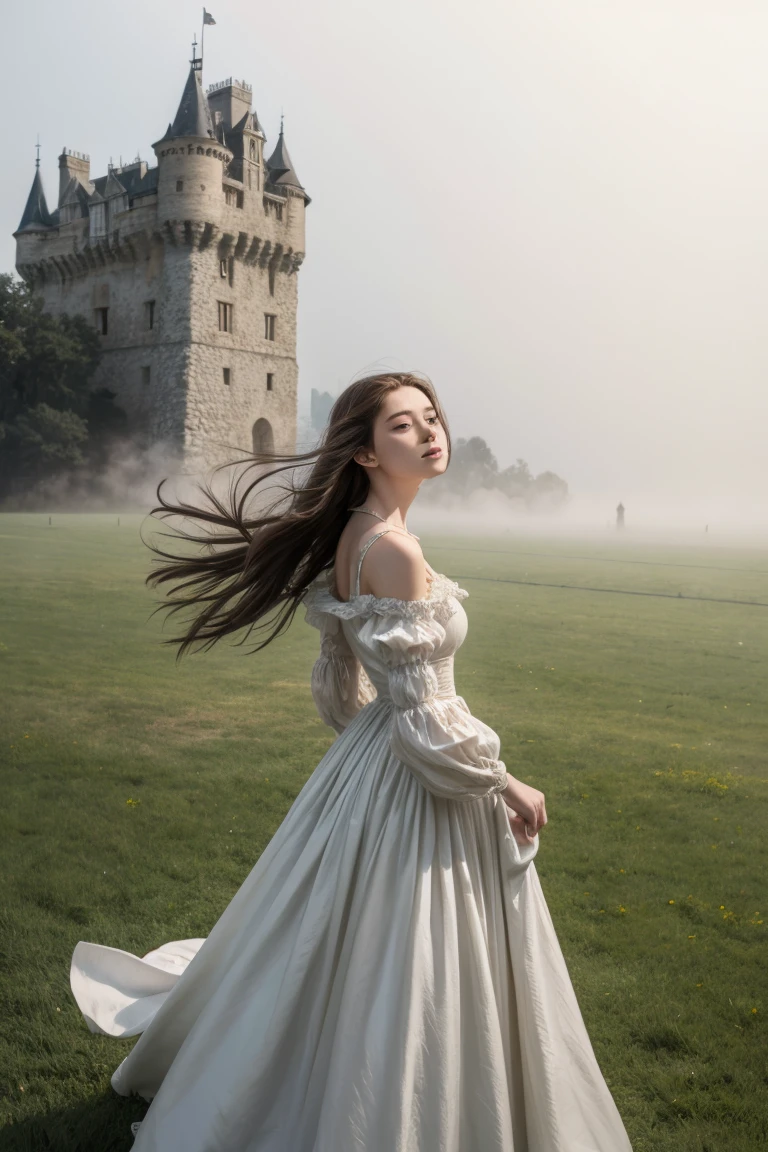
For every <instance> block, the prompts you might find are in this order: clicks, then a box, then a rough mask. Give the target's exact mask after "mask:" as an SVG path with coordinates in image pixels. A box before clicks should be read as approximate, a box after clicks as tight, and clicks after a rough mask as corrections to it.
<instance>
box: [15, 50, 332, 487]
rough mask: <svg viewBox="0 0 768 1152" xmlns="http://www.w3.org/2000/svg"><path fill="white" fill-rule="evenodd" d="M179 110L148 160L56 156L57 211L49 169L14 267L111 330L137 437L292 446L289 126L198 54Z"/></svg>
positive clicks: (294, 221)
mask: <svg viewBox="0 0 768 1152" xmlns="http://www.w3.org/2000/svg"><path fill="white" fill-rule="evenodd" d="M191 63H192V66H191V69H190V72H189V76H188V77H187V82H186V85H185V87H184V92H183V94H182V97H181V103H180V104H179V108H178V111H177V113H176V118H175V119H174V121H173V123H172V124H169V125H168V130H167V132H165V134H164V135H163V137H162V139H160V140H158V141H157V143H156V144H153V146H152V147H153V150H154V152H155V155H156V157H157V164H156V166H155V167H149V166H148V164H147V163H146V161H143V160H138V159H137V160H136V161H135V162H134V163H132V164H121V165H120V166H119V167H114V166H112V165H110V167H109V170H108V172H107V175H106V176H100V177H96V179H94V180H92V179H91V176H90V161H89V158H88V157H87V156H85V155H82V154H81V153H78V152H70V151H68V150H67V149H65V150H64V151H63V152H62V154H61V156H60V157H59V197H58V206H57V208H56V209H55V211H53V212H49V210H48V206H47V204H46V200H45V195H44V192H43V186H42V181H41V177H40V171H39V159H38V162H37V163H38V168H37V170H36V172H35V177H34V180H33V183H32V189H31V191H30V194H29V199H28V200H27V205H26V208H25V209H24V214H23V216H22V218H21V223H20V224H19V227H18V230H17V231H16V232H15V233H14V237H15V239H16V268H17V270H18V272H19V275H20V276H22V277H23V279H24V280H25V281H26V282H27V283H28V284H29V285H30V286H31V287H32V288H33V289H34V290H35V291H36V292H38V293H39V294H40V295H41V296H42V298H43V300H44V306H45V308H46V310H47V311H49V312H51V313H54V314H56V313H62V312H66V313H76V312H79V313H82V314H83V315H84V316H86V317H88V318H89V319H90V320H92V322H93V323H94V325H95V326H96V329H97V331H98V332H99V333H100V335H101V340H102V343H103V356H102V361H101V364H100V367H99V369H98V375H97V378H96V379H95V380H94V385H97V386H104V387H108V388H111V389H112V390H113V391H114V392H115V393H116V394H117V395H116V403H118V404H119V405H120V406H121V407H122V408H124V409H125V411H126V412H127V413H128V415H129V418H130V420H131V424H132V427H133V429H134V431H135V435H136V436H137V439H138V440H139V441H140V442H143V443H144V444H149V443H152V442H156V441H158V440H162V441H165V442H166V443H168V444H169V445H170V446H171V447H172V448H173V449H175V450H176V451H178V452H179V454H180V455H181V458H182V460H183V462H184V464H185V465H186V466H190V467H193V468H195V467H204V468H207V467H209V466H212V465H214V464H217V463H220V462H222V461H223V460H232V459H236V458H238V452H237V449H244V450H245V451H246V452H250V451H252V450H259V449H276V450H278V451H293V450H294V446H295V438H296V410H297V377H298V367H297V363H296V306H297V281H298V277H297V272H298V269H299V266H300V265H301V262H302V260H303V259H304V213H305V208H306V205H307V204H309V202H310V200H309V197H308V196H307V194H306V192H305V191H304V189H303V188H302V186H301V184H300V183H299V179H298V177H297V175H296V172H295V170H294V168H293V164H292V163H291V159H290V156H289V155H288V149H287V147H286V144H285V138H284V135H283V128H282V124H281V127H280V135H279V138H278V141H277V145H276V147H275V149H274V151H273V152H272V154H271V156H270V157H269V159H265V157H264V146H265V142H266V137H265V135H264V131H263V129H262V127H261V124H260V123H259V120H258V117H257V115H256V113H255V112H254V111H253V109H252V107H251V88H250V86H249V85H248V84H246V83H244V82H239V81H235V80H231V79H230V80H226V81H223V82H222V83H220V84H214V85H212V86H211V87H209V88H208V91H207V95H206V94H205V93H204V92H203V88H202V73H201V67H202V60H200V59H193V60H192V62H191Z"/></svg>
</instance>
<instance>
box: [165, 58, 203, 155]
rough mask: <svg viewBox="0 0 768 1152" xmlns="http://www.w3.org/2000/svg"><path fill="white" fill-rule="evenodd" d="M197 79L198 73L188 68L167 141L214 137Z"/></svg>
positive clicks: (201, 89) (201, 88)
mask: <svg viewBox="0 0 768 1152" xmlns="http://www.w3.org/2000/svg"><path fill="white" fill-rule="evenodd" d="M199 77H200V73H199V72H197V71H196V70H195V69H194V68H190V70H189V76H187V82H186V84H185V85H184V92H183V93H182V97H181V103H180V104H179V110H178V112H177V113H176V119H175V120H174V122H173V124H171V126H170V128H169V130H168V132H167V134H166V139H167V140H173V139H175V138H176V137H177V136H211V137H213V136H214V131H213V121H212V120H211V110H210V108H209V107H208V100H207V98H206V95H205V93H204V92H203V86H202V84H201V83H200V79H199Z"/></svg>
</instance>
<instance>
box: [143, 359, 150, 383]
mask: <svg viewBox="0 0 768 1152" xmlns="http://www.w3.org/2000/svg"><path fill="white" fill-rule="evenodd" d="M151 374H152V373H151V369H150V367H149V364H145V365H144V367H143V368H142V370H141V382H142V384H149V380H150V376H151Z"/></svg>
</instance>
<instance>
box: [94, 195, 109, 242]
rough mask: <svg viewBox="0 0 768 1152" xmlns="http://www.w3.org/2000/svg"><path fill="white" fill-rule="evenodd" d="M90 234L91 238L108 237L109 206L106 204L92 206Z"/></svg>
mask: <svg viewBox="0 0 768 1152" xmlns="http://www.w3.org/2000/svg"><path fill="white" fill-rule="evenodd" d="M90 234H91V236H106V234H107V206H106V204H104V203H102V204H91V208H90Z"/></svg>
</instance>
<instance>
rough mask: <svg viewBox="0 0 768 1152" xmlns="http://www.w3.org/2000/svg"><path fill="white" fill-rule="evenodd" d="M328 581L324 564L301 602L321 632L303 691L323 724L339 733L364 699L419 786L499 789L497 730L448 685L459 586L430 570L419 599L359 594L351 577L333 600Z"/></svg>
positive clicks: (463, 629) (458, 794) (471, 794)
mask: <svg viewBox="0 0 768 1152" xmlns="http://www.w3.org/2000/svg"><path fill="white" fill-rule="evenodd" d="M358 571H359V569H358ZM331 585H332V577H331V573H330V571H328V570H326V571H325V572H323V573H321V574H320V576H318V577H317V579H316V580H314V581H313V582H312V584H311V585H310V586H309V588H308V589H307V592H306V595H305V601H304V603H305V607H306V620H307V623H308V624H312V625H314V626H315V627H316V628H318V629H319V630H320V635H321V643H320V655H319V656H318V658H317V660H316V661H315V664H314V667H313V669H312V695H313V698H314V700H315V704H316V705H317V709H318V712H319V713H320V716H321V718H322V719H323V720H324V721H325V723H326V724H328V725H329V727H331V728H333V729H334V730H335V731H336V732H337V733H338V734H339V735H340V734H341V733H342V732H343V731H344V729H345V728H347V727H348V726H349V725H350V724H351V723H352V722H353V721H354V720H355V718H356V717H357V716H358V714H359V713H360V712H361V711H362V710H363V709H364V708H366V707H367V706H369V705H371V706H375V707H377V708H378V707H380V708H387V709H389V710H390V712H391V719H392V731H391V738H390V746H391V749H392V752H393V753H394V754H395V756H396V757H397V758H398V759H399V760H400V761H401V762H402V763H403V764H406V765H407V766H408V768H409V769H410V770H411V771H412V772H413V773H414V775H416V776H417V777H418V778H419V779H420V780H421V781H422V783H423V784H424V786H425V787H426V788H428V789H429V791H431V792H433V793H435V794H436V795H438V796H444V797H446V798H450V799H458V800H469V799H476V798H478V797H481V796H487V795H489V794H490V793H491V792H498V791H501V790H503V789H504V788H505V787H506V784H507V772H506V767H505V765H504V762H503V760H501V759H500V758H499V751H500V741H499V737H498V735H497V734H496V732H494V730H493V729H492V728H490V727H489V726H488V725H487V724H485V723H484V722H483V721H482V720H480V719H479V718H478V717H476V716H473V715H472V713H471V712H470V710H469V708H468V707H467V704H466V701H465V700H464V699H463V698H462V697H461V696H459V695H457V693H456V687H455V684H454V677H453V664H454V654H455V652H456V650H457V649H458V648H459V646H460V645H461V644H462V643H463V641H464V638H465V636H466V634H467V615H466V613H465V611H464V608H463V607H462V604H461V601H462V600H463V599H465V598H466V597H467V596H468V595H469V593H468V592H467V591H466V590H465V589H464V588H460V587H459V585H458V584H457V583H456V582H455V581H453V580H450V579H449V578H448V577H447V576H445V575H444V574H443V573H440V572H436V573H434V576H433V579H432V584H431V587H430V589H429V592H428V594H427V595H426V596H425V597H422V598H421V599H419V600H400V599H397V598H395V597H380V596H373V595H372V594H362V595H361V594H360V593H359V591H357V589H359V579H358V580H357V581H356V582H355V594H353V595H352V597H351V598H350V599H349V600H340V599H339V598H338V597H337V596H336V595H335V594H334V592H333V591H332V590H331Z"/></svg>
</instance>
